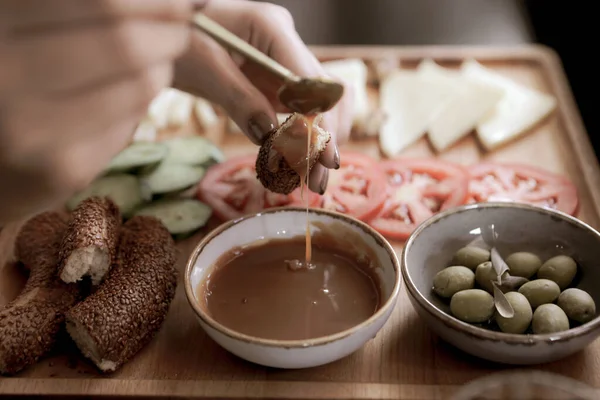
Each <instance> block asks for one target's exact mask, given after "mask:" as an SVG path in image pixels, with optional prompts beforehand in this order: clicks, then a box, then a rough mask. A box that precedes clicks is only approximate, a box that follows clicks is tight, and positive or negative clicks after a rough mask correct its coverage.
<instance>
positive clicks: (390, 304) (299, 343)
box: [184, 206, 402, 349]
mask: <svg viewBox="0 0 600 400" xmlns="http://www.w3.org/2000/svg"><path fill="white" fill-rule="evenodd" d="M306 211H307V209H306V208H305V207H297V206H283V207H273V208H269V209H266V210H263V211H260V212H257V213H251V214H246V215H244V216H242V217H239V218H237V219H233V220H229V221H226V222H224V223H222V224H221V225H219V226H218V227H216V228H215V229H213V230H212V231H210V232H209V233H207V234H206V235H205V236H204V237H203V238H202V239H201V240H200V242H199V243H198V244H197V245H196V246H195V247H194V250H193V251H192V253H191V255H190V256H189V257H188V261H187V263H186V267H185V273H184V285H185V294H186V297H187V300H188V303H189V304H190V306H191V307H192V309H193V310H194V312H195V313H196V315H197V316H198V317H199V318H200V320H201V321H202V322H204V323H205V324H207V325H208V326H210V327H211V328H212V329H214V330H216V331H218V332H220V333H222V334H224V335H226V336H228V337H229V338H231V339H234V340H239V341H243V342H246V343H251V344H258V345H262V346H266V347H277V348H286V349H291V348H309V347H315V346H323V345H326V344H328V343H331V342H335V341H338V340H341V339H343V338H345V337H348V336H350V335H353V334H354V333H356V332H358V331H359V330H361V329H363V328H365V327H367V326H369V325H371V324H373V323H375V322H376V321H377V320H379V319H380V318H381V317H383V316H384V315H386V314H387V313H388V312H391V311H392V309H393V308H394V307H395V305H396V302H397V299H398V294H399V292H400V288H401V286H402V273H401V272H400V261H399V258H398V255H397V254H396V252H395V251H394V248H393V246H392V245H391V244H390V243H389V242H388V240H387V239H386V238H385V237H383V235H381V234H380V233H379V232H377V231H375V229H373V228H372V227H371V226H369V225H368V224H366V223H364V222H362V221H359V220H358V219H356V218H354V217H351V216H348V215H345V214H342V213H339V212H336V211H331V210H323V209H320V208H313V207H309V208H308V212H309V213H312V214H320V215H326V216H329V217H332V218H334V219H338V220H342V221H343V222H344V223H347V224H350V225H354V226H357V227H358V228H360V229H362V230H363V231H364V232H365V234H367V235H370V236H372V237H373V238H374V239H375V241H376V242H377V244H379V245H380V246H381V247H382V248H383V249H384V250H385V251H386V252H387V253H388V255H389V256H390V260H391V262H392V268H393V270H394V273H395V279H394V286H393V288H392V292H391V293H390V296H389V297H388V299H387V300H386V301H385V303H384V304H383V305H382V306H381V307H380V308H379V309H378V310H377V311H376V312H375V313H374V314H373V315H371V316H370V317H369V318H367V319H366V320H364V321H362V322H361V323H360V324H358V325H355V326H353V327H351V328H349V329H346V330H344V331H341V332H338V333H335V334H332V335H327V336H321V337H317V338H312V339H306V340H277V339H265V338H260V337H256V336H250V335H246V334H243V333H240V332H237V331H235V330H233V329H230V328H228V327H226V326H224V325H222V324H220V323H218V322H217V321H216V320H215V319H213V318H212V317H211V316H210V315H208V314H207V313H206V312H205V311H204V310H203V308H202V307H200V305H199V304H198V302H197V301H196V300H195V296H194V289H193V288H192V283H191V279H190V277H191V274H192V271H193V268H194V265H195V263H196V260H197V258H198V256H199V255H200V253H201V252H202V250H203V249H204V248H205V247H206V246H207V245H208V243H210V242H211V241H212V240H213V239H215V238H217V237H218V236H219V235H220V234H221V233H223V232H225V231H226V230H228V229H230V228H232V227H234V226H236V225H238V224H239V223H241V222H243V221H246V220H250V219H254V218H261V217H264V216H268V215H274V214H277V213H280V212H304V213H305V212H306Z"/></svg>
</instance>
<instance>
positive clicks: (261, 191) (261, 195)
mask: <svg viewBox="0 0 600 400" xmlns="http://www.w3.org/2000/svg"><path fill="white" fill-rule="evenodd" d="M255 161H256V155H248V156H241V157H235V158H231V159H229V160H227V161H225V162H222V163H220V164H216V165H213V166H212V167H210V168H209V170H208V171H207V172H206V175H204V178H203V179H202V180H201V181H200V184H199V186H198V198H199V199H200V200H201V201H203V202H205V203H206V204H208V205H209V206H211V207H212V209H213V211H214V213H215V215H216V216H217V217H218V218H220V219H221V220H225V221H227V220H230V219H236V218H239V217H242V216H244V215H246V214H250V213H255V212H260V211H262V210H263V209H265V208H270V207H283V206H292V205H294V206H303V205H305V203H304V201H302V199H301V197H300V189H297V190H296V191H294V192H292V193H291V194H289V195H284V194H279V193H273V192H271V191H269V190H267V189H265V188H264V186H263V185H262V184H261V183H260V181H259V180H258V179H257V178H256V171H255V168H254V165H255ZM306 194H308V196H309V206H311V207H313V206H315V205H316V204H317V203H318V202H319V195H318V194H316V193H313V192H310V191H308V190H307V191H306V192H305V195H306Z"/></svg>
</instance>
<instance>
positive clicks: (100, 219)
mask: <svg viewBox="0 0 600 400" xmlns="http://www.w3.org/2000/svg"><path fill="white" fill-rule="evenodd" d="M120 225H121V214H120V212H119V208H118V207H117V206H116V205H115V203H113V202H112V200H110V199H109V198H108V197H90V198H87V199H86V200H84V201H82V202H81V203H80V204H79V205H78V206H77V207H76V208H75V210H73V213H72V214H71V219H70V220H69V228H68V229H67V232H66V234H65V237H64V239H63V241H62V244H61V248H60V258H59V266H58V274H59V277H60V279H62V280H63V281H64V282H66V283H73V282H77V281H80V280H81V279H83V277H84V276H89V277H90V278H91V280H92V285H94V286H97V285H99V284H100V282H102V279H103V278H104V276H105V274H106V273H107V272H108V270H109V269H110V267H111V265H112V264H113V262H114V259H115V257H116V251H117V242H118V236H119V227H120Z"/></svg>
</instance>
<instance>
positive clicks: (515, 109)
mask: <svg viewBox="0 0 600 400" xmlns="http://www.w3.org/2000/svg"><path fill="white" fill-rule="evenodd" d="M461 73H462V75H463V76H465V77H466V78H467V79H469V80H471V81H473V82H481V83H485V84H487V85H490V86H494V87H497V88H501V89H503V90H504V96H503V97H502V99H501V100H500V101H499V102H498V104H497V105H496V107H494V109H493V110H492V111H491V112H490V113H489V114H488V115H486V116H485V117H484V118H482V119H481V120H480V121H479V123H478V124H477V127H476V129H477V136H478V138H479V140H480V141H481V143H482V144H483V146H484V147H485V148H486V149H488V150H493V149H495V148H497V147H499V146H501V145H503V144H504V143H506V142H508V141H511V140H513V139H515V138H517V137H519V136H521V135H522V134H524V133H525V132H526V131H527V130H528V129H530V128H531V127H532V126H533V125H535V124H536V123H538V122H539V121H541V120H542V119H544V118H545V117H546V116H547V115H549V114H550V113H551V112H552V111H553V110H554V109H555V108H556V99H555V98H554V97H552V96H550V95H547V94H544V93H541V92H539V91H537V90H533V89H530V88H527V87H525V86H522V85H519V84H518V83H516V82H514V81H512V80H511V79H509V78H506V77H504V76H502V75H500V74H498V73H497V72H493V71H491V70H490V69H488V68H486V67H484V66H483V65H481V64H479V63H478V62H477V61H475V60H467V61H465V62H464V63H463V65H462V68H461Z"/></svg>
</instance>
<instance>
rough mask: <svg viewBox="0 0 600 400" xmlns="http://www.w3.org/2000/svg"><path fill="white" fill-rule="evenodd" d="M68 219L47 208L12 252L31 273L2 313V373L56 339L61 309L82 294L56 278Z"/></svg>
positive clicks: (37, 354)
mask: <svg viewBox="0 0 600 400" xmlns="http://www.w3.org/2000/svg"><path fill="white" fill-rule="evenodd" d="M66 230H67V222H66V218H64V216H63V215H61V214H59V213H56V212H45V213H42V214H39V215H37V216H35V217H33V218H32V219H30V220H29V221H27V222H26V223H25V224H24V225H23V227H22V228H21V230H20V232H19V234H18V235H17V239H16V243H15V247H16V249H15V252H16V254H17V256H18V258H19V261H20V262H22V263H23V264H24V265H26V266H27V268H29V270H30V271H31V272H30V274H29V279H28V280H27V283H26V284H25V287H24V288H23V291H22V292H21V293H20V294H19V296H17V298H16V299H14V300H13V301H11V302H10V303H8V304H7V305H6V306H5V307H4V308H3V309H2V310H1V311H0V373H2V374H14V373H17V372H19V371H20V370H22V369H23V368H25V367H27V366H29V365H31V364H34V363H35V362H37V361H38V359H39V358H40V357H42V356H43V355H44V354H46V353H47V352H48V351H49V350H50V349H51V348H52V347H53V346H54V343H55V342H56V339H57V337H58V336H59V333H60V331H61V328H62V325H63V322H64V319H65V313H66V312H67V310H68V309H69V308H71V307H72V306H73V305H74V304H76V303H77V301H79V300H80V297H81V293H80V292H79V287H78V286H77V285H68V284H66V283H64V282H62V281H61V280H60V279H59V278H58V276H57V273H56V271H57V266H58V254H59V249H60V243H61V241H62V238H63V236H64V234H65V232H66Z"/></svg>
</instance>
